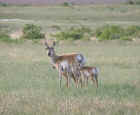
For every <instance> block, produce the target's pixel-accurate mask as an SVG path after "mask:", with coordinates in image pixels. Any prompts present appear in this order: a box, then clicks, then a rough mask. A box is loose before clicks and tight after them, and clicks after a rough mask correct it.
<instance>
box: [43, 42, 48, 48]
mask: <svg viewBox="0 0 140 115" xmlns="http://www.w3.org/2000/svg"><path fill="white" fill-rule="evenodd" d="M44 44H45V49H49V45H48V43H47V42H46V41H45V43H44Z"/></svg>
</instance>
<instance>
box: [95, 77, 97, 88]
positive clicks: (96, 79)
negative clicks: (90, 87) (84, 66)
mask: <svg viewBox="0 0 140 115" xmlns="http://www.w3.org/2000/svg"><path fill="white" fill-rule="evenodd" d="M95 82H96V87H97V88H98V75H95Z"/></svg>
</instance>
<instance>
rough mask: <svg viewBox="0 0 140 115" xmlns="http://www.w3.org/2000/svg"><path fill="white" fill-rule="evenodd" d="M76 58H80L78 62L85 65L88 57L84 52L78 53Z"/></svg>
mask: <svg viewBox="0 0 140 115" xmlns="http://www.w3.org/2000/svg"><path fill="white" fill-rule="evenodd" d="M76 58H77V60H78V62H79V64H80V66H83V65H85V63H86V59H85V57H84V56H83V55H82V54H78V55H77V56H76Z"/></svg>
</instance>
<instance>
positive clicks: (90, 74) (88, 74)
mask: <svg viewBox="0 0 140 115" xmlns="http://www.w3.org/2000/svg"><path fill="white" fill-rule="evenodd" d="M80 72H81V74H82V77H83V80H84V83H85V86H87V85H88V79H89V78H91V80H92V81H93V83H94V82H95V83H96V87H97V88H98V75H99V69H98V68H96V67H89V66H83V67H82V68H80Z"/></svg>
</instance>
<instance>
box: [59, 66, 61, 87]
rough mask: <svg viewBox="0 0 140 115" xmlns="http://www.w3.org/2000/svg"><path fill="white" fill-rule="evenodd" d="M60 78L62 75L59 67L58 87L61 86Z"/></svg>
mask: <svg viewBox="0 0 140 115" xmlns="http://www.w3.org/2000/svg"><path fill="white" fill-rule="evenodd" d="M61 80H62V75H61V70H60V68H59V87H60V88H61Z"/></svg>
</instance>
